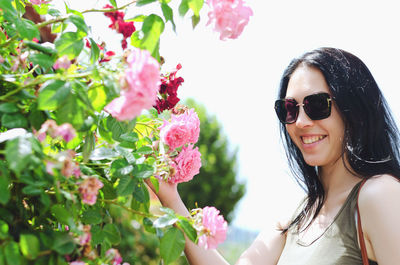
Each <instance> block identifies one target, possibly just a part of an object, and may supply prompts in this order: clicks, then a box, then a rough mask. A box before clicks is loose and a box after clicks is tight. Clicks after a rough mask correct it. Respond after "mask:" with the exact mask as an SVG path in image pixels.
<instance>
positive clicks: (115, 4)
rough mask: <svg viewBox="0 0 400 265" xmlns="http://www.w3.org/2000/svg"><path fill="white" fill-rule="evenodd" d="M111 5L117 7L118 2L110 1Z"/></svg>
mask: <svg viewBox="0 0 400 265" xmlns="http://www.w3.org/2000/svg"><path fill="white" fill-rule="evenodd" d="M110 3H111V4H112V6H113V7H115V8H116V7H117V2H116V1H115V0H110Z"/></svg>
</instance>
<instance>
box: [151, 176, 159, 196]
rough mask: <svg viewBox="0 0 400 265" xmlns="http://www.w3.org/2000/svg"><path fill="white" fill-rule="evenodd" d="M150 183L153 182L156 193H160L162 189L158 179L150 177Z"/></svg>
mask: <svg viewBox="0 0 400 265" xmlns="http://www.w3.org/2000/svg"><path fill="white" fill-rule="evenodd" d="M150 181H151V184H153V187H154V190H155V191H156V193H158V191H159V189H160V182H159V180H158V179H157V178H156V177H154V176H151V177H150Z"/></svg>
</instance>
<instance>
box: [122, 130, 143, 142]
mask: <svg viewBox="0 0 400 265" xmlns="http://www.w3.org/2000/svg"><path fill="white" fill-rule="evenodd" d="M120 139H121V140H123V141H127V142H132V143H134V142H137V141H139V136H138V134H137V133H135V132H130V133H124V134H121V136H120Z"/></svg>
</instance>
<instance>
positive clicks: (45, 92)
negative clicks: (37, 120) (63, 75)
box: [38, 79, 71, 110]
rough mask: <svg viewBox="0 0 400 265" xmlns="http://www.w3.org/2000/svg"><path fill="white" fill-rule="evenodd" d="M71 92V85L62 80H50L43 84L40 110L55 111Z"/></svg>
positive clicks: (39, 99)
mask: <svg viewBox="0 0 400 265" xmlns="http://www.w3.org/2000/svg"><path fill="white" fill-rule="evenodd" d="M70 92H71V85H70V83H67V82H65V81H62V80H57V79H53V80H49V81H47V82H46V83H44V84H43V87H42V89H40V93H39V98H38V102H39V104H38V109H39V110H55V109H57V108H58V107H59V105H60V104H61V103H63V102H64V101H65V100H66V98H67V97H68V95H69V94H70Z"/></svg>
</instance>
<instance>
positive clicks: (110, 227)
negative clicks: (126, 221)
mask: <svg viewBox="0 0 400 265" xmlns="http://www.w3.org/2000/svg"><path fill="white" fill-rule="evenodd" d="M103 233H104V236H105V238H106V239H107V240H108V242H110V243H111V244H112V245H118V244H119V243H120V242H121V234H120V232H119V230H118V227H117V226H116V225H114V224H106V225H105V226H104V228H103Z"/></svg>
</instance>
